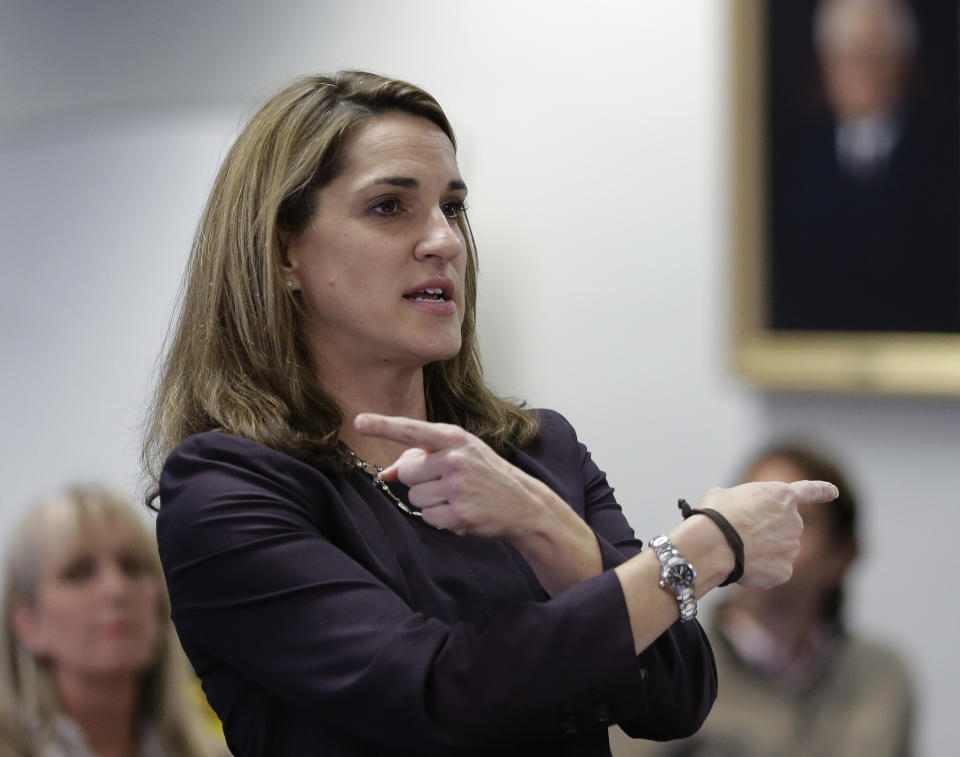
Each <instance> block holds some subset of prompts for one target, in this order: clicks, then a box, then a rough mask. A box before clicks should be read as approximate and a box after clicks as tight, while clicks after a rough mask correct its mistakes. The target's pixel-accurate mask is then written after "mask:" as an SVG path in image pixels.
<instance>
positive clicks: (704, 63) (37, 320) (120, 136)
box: [0, 0, 960, 755]
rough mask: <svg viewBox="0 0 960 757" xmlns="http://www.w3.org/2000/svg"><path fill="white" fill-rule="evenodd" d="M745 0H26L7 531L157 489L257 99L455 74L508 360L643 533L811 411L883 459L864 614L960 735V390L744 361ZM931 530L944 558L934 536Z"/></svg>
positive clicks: (933, 709)
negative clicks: (737, 314) (165, 430)
mask: <svg viewBox="0 0 960 757" xmlns="http://www.w3.org/2000/svg"><path fill="white" fill-rule="evenodd" d="M728 23H729V8H728V6H727V4H725V3H718V2H715V0H679V1H675V2H671V3H665V2H655V1H654V0H646V1H644V2H629V3H627V2H622V3H615V2H602V1H600V2H591V3H582V2H557V0H553V2H548V1H547V0H542V1H541V2H529V1H528V2H517V1H516V0H514V1H513V2H508V1H504V0H493V1H491V0H486V1H485V2H483V3H468V4H464V3H453V2H439V1H436V2H427V1H426V0H408V1H407V2H404V3H397V2H385V1H382V0H370V1H366V2H364V1H357V0H354V1H352V2H350V1H349V0H342V1H341V2H333V1H329V2H308V1H307V0H287V1H286V2H277V3H261V2H253V1H252V0H245V1H243V2H232V3H227V2H193V1H190V0H180V1H178V2H166V3H156V2H150V3H147V2H129V1H125V0H116V1H115V2H107V1H106V0H90V1H89V2H85V3H73V2H69V0H58V1H53V0H45V2H43V3H36V2H29V0H3V2H2V3H0V72H2V73H0V77H2V78H0V91H2V92H3V93H4V95H5V96H4V97H3V98H0V229H2V230H3V237H2V240H3V241H2V248H0V255H2V262H3V265H2V269H0V270H2V273H0V350H2V352H0V355H2V361H3V369H2V372H0V411H2V414H0V418H2V423H3V429H4V432H3V433H2V434H0V481H2V483H3V490H4V494H3V496H2V499H0V528H3V527H4V526H5V525H7V524H9V523H10V522H11V521H12V520H13V519H14V518H15V517H16V515H17V513H18V511H19V510H20V508H22V507H23V506H24V505H25V504H26V502H27V501H28V500H30V499H31V498H33V497H34V496H35V495H37V494H39V493H41V492H45V491H48V490H50V489H51V488H54V487H56V486H58V485H59V484H61V483H62V482H64V481H66V480H69V479H72V478H76V477H78V476H80V477H84V478H107V479H110V480H113V481H116V482H118V483H120V484H123V485H126V486H128V487H130V488H132V487H133V486H134V485H135V483H136V481H137V476H138V467H137V442H138V423H139V421H140V418H141V415H142V411H143V402H144V397H145V396H146V393H147V390H148V385H149V377H150V373H151V370H152V365H153V360H154V359H155V357H156V355H157V351H158V349H159V346H160V342H161V340H162V337H163V334H164V332H165V328H166V321H167V318H168V315H169V312H170V308H171V305H172V302H173V299H174V296H175V294H176V289H177V286H178V282H179V277H180V274H181V270H182V267H183V263H184V260H185V257H186V254H187V250H188V247H189V241H190V237H191V234H192V230H193V225H194V223H195V221H196V218H197V216H198V214H199V211H200V206H201V204H202V202H203V198H204V195H205V192H206V189H207V188H208V186H209V183H210V180H211V178H212V174H213V172H214V170H215V167H216V165H217V163H218V160H219V158H220V157H221V155H222V153H223V151H224V149H225V148H226V146H227V145H228V143H229V138H230V136H231V135H232V134H233V133H234V131H235V129H236V127H237V124H238V123H239V122H240V121H241V120H242V118H243V117H244V116H245V115H247V114H249V112H250V109H251V108H252V107H253V105H254V104H255V103H256V102H257V101H259V100H260V99H261V98H262V97H263V96H264V94H265V93H267V92H269V91H271V90H272V89H274V88H275V87H276V86H278V85H280V84H281V83H282V82H283V81H284V80H285V79H286V78H287V77H289V76H292V75H295V74H298V73H305V72H308V71H316V70H320V71H329V70H334V69H337V68H342V67H364V68H370V69H373V70H377V71H381V72H385V73H389V74H391V75H396V76H401V77H405V78H409V79H410V80H412V81H414V82H416V83H418V84H421V85H423V86H424V87H426V88H427V89H428V90H430V91H431V92H433V93H434V94H435V95H436V96H437V97H438V98H439V99H440V101H441V103H443V104H444V106H445V107H446V109H447V111H448V114H449V115H450V116H451V119H452V120H453V123H454V126H455V128H456V129H457V132H458V135H459V138H460V142H461V150H460V160H461V170H462V172H463V175H464V177H465V178H466V180H467V182H468V183H469V184H470V188H471V200H470V204H471V219H472V222H473V225H474V230H475V232H476V236H477V240H478V244H479V248H480V253H481V275H482V279H481V282H482V283H481V311H480V328H481V335H482V339H483V343H484V350H485V355H486V360H487V369H488V374H489V378H490V380H491V381H492V382H493V383H494V384H495V385H496V386H497V387H498V388H499V389H500V390H501V391H503V392H505V393H509V394H513V395H517V396H523V397H526V398H527V399H528V400H529V401H530V402H531V403H532V404H534V405H545V406H552V407H556V408H558V409H560V410H562V411H563V412H565V413H566V414H567V415H568V417H569V418H570V419H571V420H572V421H573V423H574V424H575V426H576V427H577V428H578V430H579V432H580V435H581V437H582V438H583V439H584V440H585V441H586V442H587V443H588V444H589V445H590V447H591V448H592V450H593V452H594V455H595V457H596V458H597V460H598V461H599V462H600V464H601V466H602V467H604V468H605V469H606V470H607V471H608V472H609V475H610V478H611V480H612V481H613V483H614V484H615V485H616V486H617V487H618V491H619V494H620V498H621V501H622V502H623V503H624V505H625V508H626V510H627V513H628V515H629V517H630V519H631V522H632V523H633V524H634V526H635V528H636V529H637V531H638V532H639V534H640V535H641V536H643V537H644V538H648V537H649V536H650V535H651V534H653V533H656V532H657V531H658V530H661V529H665V528H668V527H669V526H670V525H671V524H672V523H673V522H674V521H675V520H676V518H677V514H676V510H675V501H676V498H677V497H678V496H686V497H695V496H697V494H698V493H699V492H700V491H702V490H703V489H705V488H706V487H707V486H709V485H712V484H714V483H724V482H730V481H731V478H732V476H733V475H734V474H735V470H736V468H737V466H738V464H739V462H740V461H741V460H742V458H743V456H744V455H745V454H747V452H748V451H749V450H751V449H752V448H753V447H754V446H755V445H756V444H758V443H760V442H762V441H764V440H766V439H767V438H768V437H769V436H771V435H774V434H777V435H779V434H783V433H787V432H803V433H805V434H807V435H810V434H813V435H816V436H818V437H820V438H822V439H824V440H825V441H826V442H827V443H828V444H829V445H830V446H831V447H833V448H835V449H837V450H839V451H841V452H842V453H843V455H844V457H845V459H846V461H847V463H848V466H849V468H850V469H851V472H852V474H853V476H854V478H855V480H856V481H857V482H858V483H859V484H860V489H861V490H862V495H863V497H862V498H863V499H864V501H865V502H866V503H867V508H866V509H867V511H866V513H865V524H864V528H865V535H866V540H867V544H868V554H867V556H866V558H865V559H864V561H863V563H862V565H861V567H860V570H859V572H858V574H857V577H856V586H855V591H854V592H853V594H854V596H853V599H852V607H851V610H852V616H853V619H854V623H855V625H856V626H858V627H861V628H863V629H869V630H870V632H871V633H874V634H875V635H879V636H881V637H885V638H887V639H890V640H892V641H894V642H895V643H897V644H899V645H900V646H901V647H902V648H903V649H904V650H905V653H906V654H907V655H908V656H909V658H910V660H911V662H912V663H913V665H914V667H915V669H916V673H917V689H918V691H919V692H920V694H921V700H920V704H921V707H920V709H919V716H920V721H919V725H920V746H921V749H920V751H919V753H920V754H929V755H943V754H950V753H952V752H953V749H952V748H951V745H952V744H953V742H954V738H953V728H952V723H951V718H952V717H953V713H954V711H955V710H956V708H957V705H958V704H960V696H958V695H957V693H956V691H957V687H956V686H955V681H956V679H957V677H958V676H960V655H958V654H957V653H956V652H955V651H954V633H953V627H954V625H955V624H956V622H957V620H958V613H957V609H956V608H957V602H956V599H955V598H954V596H953V594H952V592H951V591H950V589H951V588H952V587H951V586H950V583H951V582H952V580H954V574H955V572H956V569H957V564H958V561H957V558H956V557H955V555H954V550H953V542H954V533H955V532H956V531H957V529H958V526H960V516H958V514H957V509H956V507H955V505H956V502H957V495H956V492H957V489H958V484H960V474H958V472H957V468H958V466H957V459H958V441H960V401H956V400H937V401H915V400H897V399H869V398H855V397H853V398H849V397H846V398H842V397H841V398H838V397H818V396H800V395H767V394H763V393H761V392H758V391H756V390H755V389H753V388H751V387H749V386H747V385H745V384H743V383H742V382H740V381H739V380H738V379H736V378H735V377H734V376H732V375H731V373H730V372H729V369H728V362H729V358H728V342H729V320H730V319H729V296H728V289H729V281H728V279H729V272H728V261H729V256H730V249H729V244H728V239H729V228H728V224H729V221H728V212H729V205H728V202H729V196H730V193H731V190H730V176H731V172H730V166H729V151H728V140H729V133H728V132H729V122H730V113H729V107H728V92H729V81H728V77H727V73H726V69H725V66H726V60H727V56H728V54H729V50H728V48H727V38H728V31H729V30H728ZM925 555H929V557H925Z"/></svg>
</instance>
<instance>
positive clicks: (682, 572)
mask: <svg viewBox="0 0 960 757" xmlns="http://www.w3.org/2000/svg"><path fill="white" fill-rule="evenodd" d="M650 546H651V547H652V548H653V551H654V552H655V553H656V555H657V559H658V560H660V588H662V589H665V590H666V591H669V592H670V593H671V594H672V595H673V596H674V598H675V599H676V600H677V606H678V607H679V608H680V620H681V622H684V623H686V622H687V621H689V620H693V619H694V618H695V617H697V598H696V596H695V595H694V593H693V586H694V583H695V581H696V580H697V571H696V569H695V568H694V567H693V565H692V564H691V563H690V561H689V560H687V559H686V558H685V557H684V556H683V555H681V554H680V552H679V551H677V548H676V547H674V546H673V542H671V541H670V539H669V538H668V537H667V536H666V535H665V534H659V535H658V536H655V537H654V538H653V539H652V540H651V541H650Z"/></svg>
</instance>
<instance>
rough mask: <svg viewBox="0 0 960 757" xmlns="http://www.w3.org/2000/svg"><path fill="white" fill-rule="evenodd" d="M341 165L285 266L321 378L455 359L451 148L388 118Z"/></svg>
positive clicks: (361, 136) (457, 258) (462, 188)
mask: <svg viewBox="0 0 960 757" xmlns="http://www.w3.org/2000/svg"><path fill="white" fill-rule="evenodd" d="M343 166H344V167H343V171H342V172H341V173H340V174H339V175H338V176H337V177H336V178H335V179H334V180H333V181H331V182H330V183H329V184H328V185H327V186H325V187H324V188H323V189H321V190H320V192H319V194H318V197H317V210H316V212H315V213H314V215H313V217H312V218H311V220H310V222H309V223H308V224H307V228H306V229H305V230H304V231H303V232H302V233H301V234H299V235H298V236H297V237H295V238H293V239H292V240H290V241H289V243H288V245H287V249H286V254H285V261H284V272H285V274H286V275H287V278H288V279H289V280H290V281H292V282H293V286H294V288H295V289H298V290H299V291H300V292H301V297H302V302H303V307H304V311H305V318H306V323H305V325H306V333H307V337H308V340H309V343H310V346H311V349H312V351H313V354H314V356H315V357H317V358H322V360H318V366H319V368H320V370H321V372H323V370H324V365H332V366H333V368H334V369H335V370H336V371H337V372H338V373H340V374H341V375H343V374H345V373H349V372H351V371H356V370H358V369H359V370H362V369H363V368H365V367H368V366H371V365H373V366H381V365H384V364H385V363H390V364H403V365H411V366H415V367H420V366H422V365H425V364H426V363H429V362H431V361H434V360H440V359H444V358H448V357H452V356H453V355H455V354H457V352H458V351H459V350H460V339H461V336H460V327H461V324H462V322H463V316H464V271H465V269H466V261H467V255H466V245H465V243H464V238H463V234H462V233H461V232H460V228H459V226H458V225H457V219H458V217H459V215H460V213H461V212H462V209H463V202H464V200H465V198H466V194H467V189H466V185H465V184H464V183H463V180H462V179H461V178H460V171H459V169H458V168H457V161H456V155H455V154H454V150H453V145H452V144H451V143H450V140H449V138H448V137H447V135H446V134H444V133H443V131H441V130H440V129H439V128H438V127H437V126H436V125H435V124H433V123H432V122H431V121H429V120H427V119H425V118H420V117H417V116H411V115H409V114H406V113H399V112H397V113H387V114H385V115H382V116H379V117H377V118H376V119H374V120H373V121H371V122H370V123H368V124H366V125H364V126H363V127H362V128H361V129H360V130H359V131H358V132H357V133H356V134H355V135H354V136H353V137H352V138H351V140H350V141H349V142H348V144H347V145H346V147H345V148H344V155H343Z"/></svg>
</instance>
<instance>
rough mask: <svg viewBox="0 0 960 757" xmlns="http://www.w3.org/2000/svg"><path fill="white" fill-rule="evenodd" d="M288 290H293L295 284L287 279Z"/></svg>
mask: <svg viewBox="0 0 960 757" xmlns="http://www.w3.org/2000/svg"><path fill="white" fill-rule="evenodd" d="M287 289H293V282H292V281H290V279H287Z"/></svg>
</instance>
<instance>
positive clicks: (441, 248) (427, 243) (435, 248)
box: [414, 207, 465, 260]
mask: <svg viewBox="0 0 960 757" xmlns="http://www.w3.org/2000/svg"><path fill="white" fill-rule="evenodd" d="M464 252H465V246H464V243H463V236H462V235H461V233H460V229H459V227H458V226H457V222H456V221H455V220H453V219H451V218H450V217H448V216H447V215H446V214H445V213H444V212H443V209H442V208H440V207H437V208H434V210H433V211H432V212H431V213H430V217H429V219H428V221H427V223H426V225H425V227H424V229H423V233H422V235H421V237H420V239H419V240H417V244H416V247H415V248H414V256H415V257H416V258H417V259H418V260H425V259H427V258H430V257H436V258H443V259H444V260H453V259H454V258H456V257H457V256H458V255H461V254H463V253H464Z"/></svg>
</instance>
